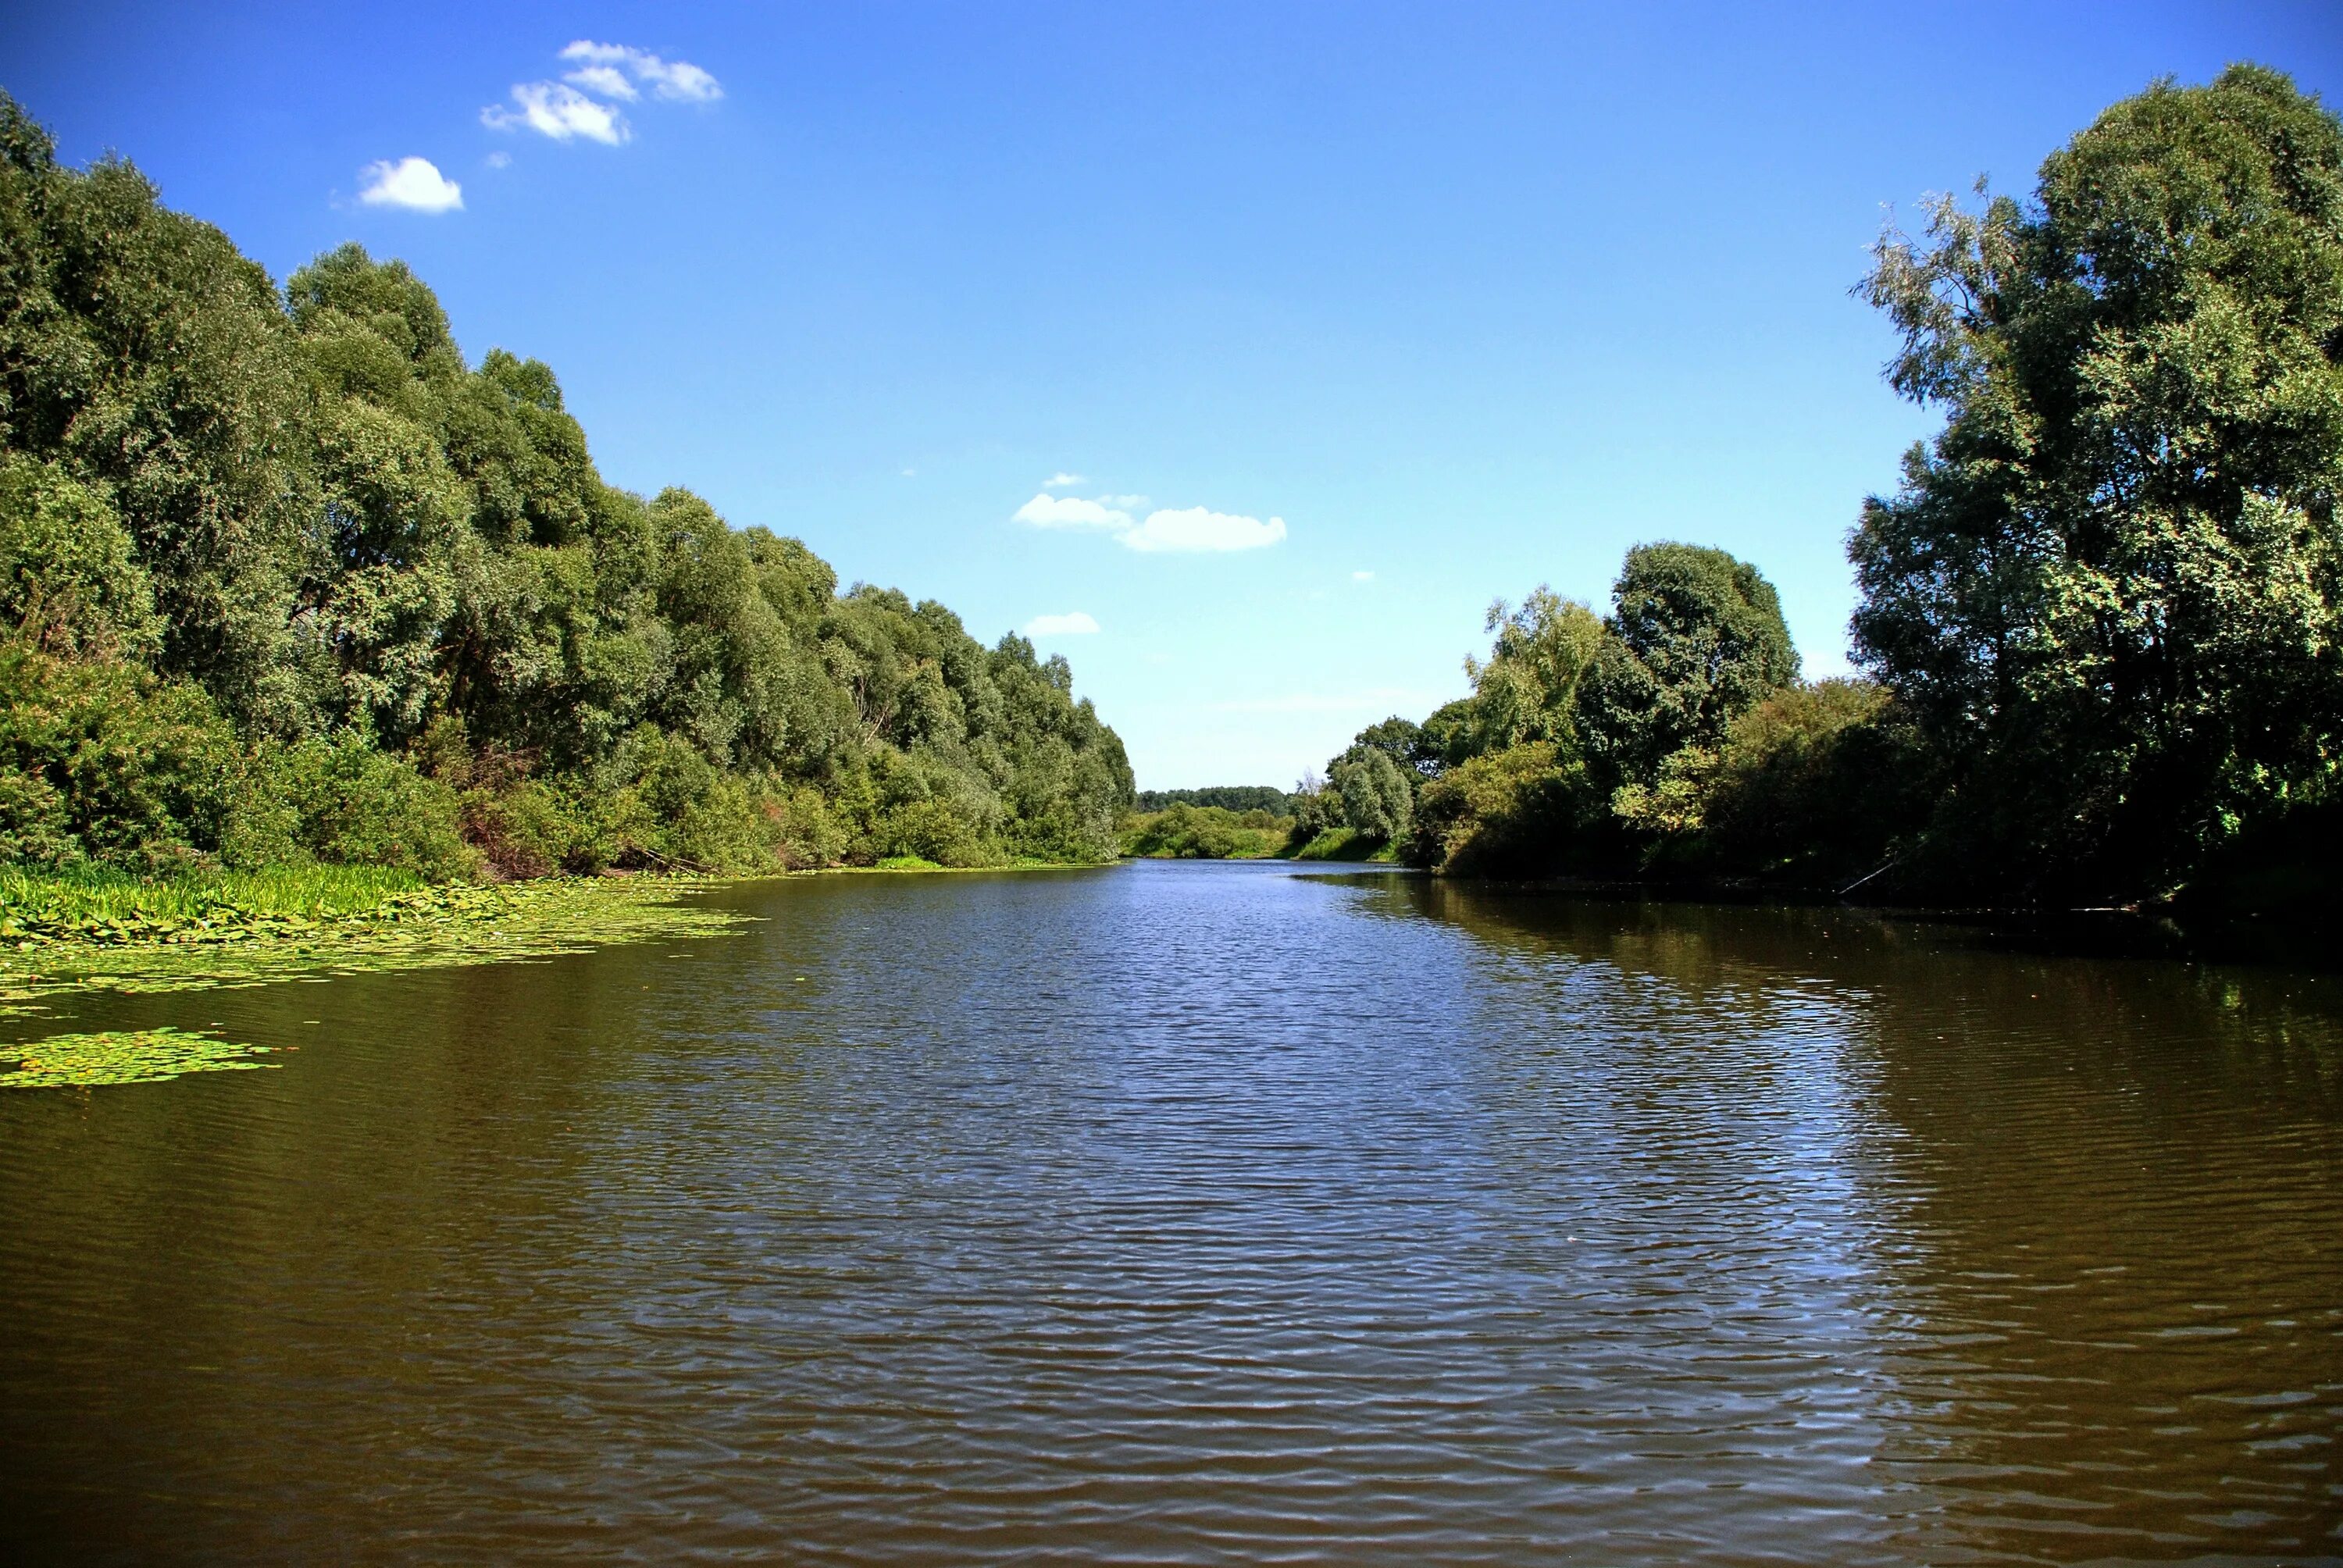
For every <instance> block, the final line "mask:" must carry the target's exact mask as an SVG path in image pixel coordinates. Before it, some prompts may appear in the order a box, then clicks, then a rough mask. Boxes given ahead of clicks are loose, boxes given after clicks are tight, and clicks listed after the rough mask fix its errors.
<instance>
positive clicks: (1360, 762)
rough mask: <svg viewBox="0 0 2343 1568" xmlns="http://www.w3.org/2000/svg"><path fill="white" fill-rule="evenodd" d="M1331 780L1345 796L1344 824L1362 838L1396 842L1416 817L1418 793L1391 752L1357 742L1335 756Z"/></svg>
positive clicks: (1343, 801) (1336, 791)
mask: <svg viewBox="0 0 2343 1568" xmlns="http://www.w3.org/2000/svg"><path fill="white" fill-rule="evenodd" d="M1328 773H1329V779H1328V783H1329V784H1330V786H1331V787H1332V791H1333V792H1334V793H1335V794H1336V795H1338V796H1340V797H1341V798H1342V825H1343V826H1344V827H1346V828H1348V829H1351V830H1352V831H1353V832H1354V833H1357V834H1359V835H1360V836H1361V837H1363V838H1368V839H1379V840H1381V841H1382V842H1384V843H1394V842H1396V841H1398V840H1399V839H1404V838H1406V837H1407V830H1408V827H1409V825H1410V824H1411V823H1412V822H1413V820H1414V816H1415V795H1414V789H1413V786H1412V783H1411V781H1410V779H1409V778H1408V776H1407V775H1406V774H1404V773H1403V772H1402V771H1401V769H1400V766H1399V764H1398V763H1396V762H1394V761H1393V760H1392V759H1391V753H1390V752H1388V751H1385V750H1383V749H1382V748H1380V747H1376V746H1371V745H1358V746H1353V747H1352V748H1351V749H1350V750H1348V751H1345V752H1344V753H1343V754H1342V756H1340V757H1338V758H1336V759H1334V763H1333V766H1332V768H1331V769H1328Z"/></svg>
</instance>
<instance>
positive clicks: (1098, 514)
mask: <svg viewBox="0 0 2343 1568" xmlns="http://www.w3.org/2000/svg"><path fill="white" fill-rule="evenodd" d="M1016 520H1017V521H1019V522H1021V523H1031V525H1033V527H1035V528H1113V529H1117V530H1121V529H1125V528H1130V527H1131V514H1130V513H1129V512H1122V511H1116V510H1114V509H1113V508H1109V507H1101V506H1100V505H1099V504H1098V503H1097V502H1096V501H1085V500H1083V499H1082V498H1081V497H1080V496H1053V495H1051V494H1050V493H1049V492H1048V491H1046V490H1045V491H1043V492H1042V493H1041V494H1040V495H1037V496H1035V497H1034V498H1032V499H1031V500H1030V501H1028V502H1026V503H1025V504H1024V505H1023V506H1021V507H1020V508H1017V512H1016ZM1125 537H1126V538H1128V537H1129V536H1128V535H1126V536H1125Z"/></svg>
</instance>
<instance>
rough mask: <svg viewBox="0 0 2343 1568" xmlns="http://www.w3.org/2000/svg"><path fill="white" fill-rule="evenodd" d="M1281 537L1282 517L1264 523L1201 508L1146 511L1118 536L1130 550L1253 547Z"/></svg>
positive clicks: (1201, 549)
mask: <svg viewBox="0 0 2343 1568" xmlns="http://www.w3.org/2000/svg"><path fill="white" fill-rule="evenodd" d="M1284 537H1285V519H1284V518H1270V519H1269V520H1268V521H1266V522H1264V521H1262V519H1261V518H1248V517H1245V516H1243V515H1242V513H1236V512H1215V511H1212V510H1211V509H1210V508H1205V507H1184V508H1180V509H1179V510H1176V511H1172V510H1166V511H1160V512H1150V513H1148V514H1147V520H1146V521H1145V522H1143V523H1141V524H1140V525H1139V527H1137V528H1133V529H1131V531H1130V532H1128V533H1126V534H1124V535H1122V536H1121V538H1122V542H1123V543H1124V544H1125V545H1127V546H1129V547H1130V548H1132V549H1134V550H1145V551H1149V552H1151V553H1153V552H1181V553H1205V552H1212V551H1225V550H1257V549H1260V548H1262V546H1264V545H1273V544H1275V543H1277V541H1278V540H1280V539H1282V538H1284Z"/></svg>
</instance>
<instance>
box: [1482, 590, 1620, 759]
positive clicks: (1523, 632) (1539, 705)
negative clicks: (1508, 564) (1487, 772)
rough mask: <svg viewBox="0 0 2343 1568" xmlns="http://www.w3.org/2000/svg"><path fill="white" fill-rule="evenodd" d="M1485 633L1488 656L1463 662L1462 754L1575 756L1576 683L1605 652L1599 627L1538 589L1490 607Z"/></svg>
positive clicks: (1571, 602) (1586, 612) (1573, 604)
mask: <svg viewBox="0 0 2343 1568" xmlns="http://www.w3.org/2000/svg"><path fill="white" fill-rule="evenodd" d="M1629 559H1630V561H1631V562H1632V561H1633V559H1634V558H1633V557H1630V558H1629ZM1487 629H1488V630H1489V631H1491V632H1493V633H1495V634H1496V635H1495V640H1494V642H1493V644H1492V646H1491V647H1490V649H1489V657H1488V658H1487V659H1485V660H1483V659H1476V658H1467V659H1466V660H1465V661H1464V673H1465V674H1466V675H1467V676H1468V677H1470V678H1471V679H1472V681H1473V701H1472V706H1471V707H1470V709H1467V710H1466V711H1467V715H1468V716H1469V722H1468V724H1467V725H1466V727H1465V735H1464V737H1463V747H1464V751H1465V755H1468V756H1477V755H1479V754H1480V753H1482V752H1485V751H1496V750H1502V749H1504V748H1506V747H1509V746H1520V745H1524V744H1527V743H1529V742H1533V741H1545V742H1548V743H1550V744H1551V745H1553V746H1554V748H1555V749H1556V750H1557V751H1558V752H1559V753H1561V754H1563V755H1565V756H1567V755H1570V754H1573V753H1574V751H1575V750H1576V749H1577V744H1578V722H1577V708H1578V698H1579V685H1580V683H1581V682H1582V681H1584V679H1585V678H1586V677H1587V674H1588V672H1589V671H1590V670H1591V669H1592V668H1594V664H1595V661H1596V659H1597V658H1598V656H1599V655H1600V654H1601V652H1602V651H1603V648H1604V625H1603V622H1602V621H1600V620H1598V619H1596V618H1595V615H1594V611H1593V610H1591V609H1589V608H1586V607H1585V606H1584V605H1583V604H1580V603H1579V602H1578V601H1577V600H1575V599H1566V598H1562V597H1561V596H1560V595H1558V594H1556V593H1555V592H1554V590H1553V589H1551V588H1546V587H1545V586H1544V585H1543V584H1541V585H1539V586H1538V587H1537V588H1534V589H1532V590H1531V592H1530V594H1529V597H1528V598H1524V599H1523V601H1522V603H1521V608H1518V609H1510V608H1507V606H1506V604H1505V601H1504V600H1503V599H1499V600H1497V601H1496V603H1494V604H1493V605H1491V606H1490V607H1489V617H1488V622H1487Z"/></svg>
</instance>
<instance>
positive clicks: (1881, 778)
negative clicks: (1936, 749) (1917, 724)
mask: <svg viewBox="0 0 2343 1568" xmlns="http://www.w3.org/2000/svg"><path fill="white" fill-rule="evenodd" d="M1934 774H1935V768H1934V765H1933V763H1932V761H1931V759H1930V758H1929V756H1928V754H1927V751H1926V747H1925V746H1924V744H1923V743H1922V741H1921V739H1920V737H1919V735H1918V733H1917V732H1916V730H1914V729H1913V728H1912V727H1911V726H1910V725H1909V724H1908V723H1906V722H1905V721H1904V719H1902V717H1901V715H1900V714H1898V713H1897V712H1896V709H1895V706H1894V703H1893V700H1892V699H1890V697H1889V696H1888V694H1887V692H1886V691H1885V689H1883V688H1881V687H1878V686H1875V685H1874V684H1872V683H1870V682H1868V681H1861V680H1825V681H1818V682H1816V683H1815V684H1814V685H1812V686H1795V687H1790V688H1787V689H1784V690H1782V691H1780V692H1777V693H1775V695H1774V696H1773V697H1771V698H1768V699H1766V700H1765V701H1764V702H1762V703H1760V704H1758V706H1757V707H1755V708H1754V709H1750V710H1749V711H1748V712H1747V713H1745V714H1744V715H1742V716H1741V718H1740V719H1736V720H1735V722H1734V725H1733V728H1732V729H1730V730H1728V731H1727V732H1726V735H1725V745H1724V747H1723V748H1722V749H1721V750H1720V751H1719V752H1718V753H1717V754H1716V758H1715V763H1714V765H1713V767H1712V769H1711V770H1710V771H1709V772H1708V774H1707V775H1706V777H1705V779H1704V781H1703V783H1704V788H1703V790H1702V793H1701V797H1700V799H1699V801H1698V810H1699V820H1698V822H1697V824H1696V825H1697V826H1699V827H1700V828H1702V829H1704V843H1703V845H1702V849H1703V851H1704V855H1705V856H1706V858H1707V860H1708V862H1709V864H1711V865H1712V866H1714V867H1715V869H1718V870H1721V871H1723V872H1725V873H1727V874H1732V875H1740V876H1749V877H1756V878H1759V879H1770V880H1775V881H1787V882H1791V883H1795V884H1797V885H1800V886H1805V887H1820V886H1834V887H1835V886H1845V884H1846V883H1848V882H1849V881H1851V880H1853V879H1855V878H1858V877H1863V876H1866V875H1869V874H1872V873H1874V872H1878V871H1881V870H1884V869H1891V868H1892V867H1893V866H1895V865H1896V862H1897V861H1898V860H1899V859H1900V858H1901V855H1902V852H1903V850H1904V849H1906V848H1907V847H1908V846H1907V844H1906V839H1908V837H1909V834H1910V832H1911V829H1913V828H1914V826H1915V825H1916V824H1917V823H1918V822H1920V821H1921V820H1923V819H1925V818H1926V812H1927V809H1928V805H1929V802H1930V800H1931V799H1932V798H1933V796H1934V793H1935V789H1936V779H1935V777H1934Z"/></svg>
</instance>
